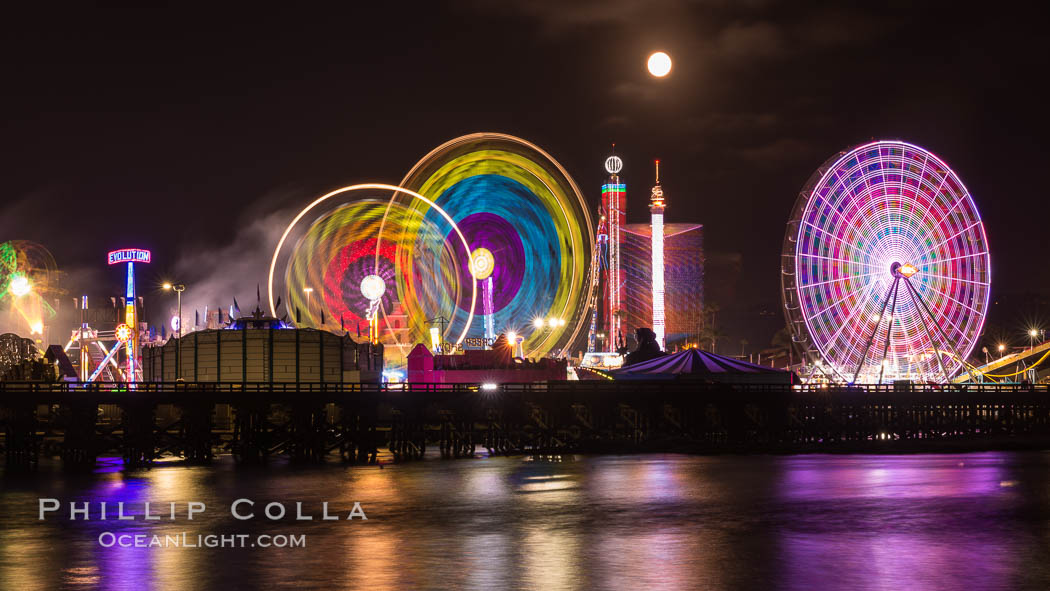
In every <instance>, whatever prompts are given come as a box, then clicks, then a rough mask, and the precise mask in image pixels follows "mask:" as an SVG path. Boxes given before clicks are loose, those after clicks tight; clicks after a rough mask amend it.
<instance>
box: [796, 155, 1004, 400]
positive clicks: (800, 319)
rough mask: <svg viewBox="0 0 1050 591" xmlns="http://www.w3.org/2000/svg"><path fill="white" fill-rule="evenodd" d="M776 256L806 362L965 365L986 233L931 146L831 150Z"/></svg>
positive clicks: (897, 375) (938, 373) (848, 368)
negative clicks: (778, 259)
mask: <svg viewBox="0 0 1050 591" xmlns="http://www.w3.org/2000/svg"><path fill="white" fill-rule="evenodd" d="M782 260H783V261H784V265H783V268H782V275H781V283H782V287H783V292H782V295H783V302H784V310H785V315H786V317H787V321H788V325H789V327H791V330H792V338H793V340H794V342H796V343H799V344H800V346H801V347H802V348H803V350H804V353H805V356H806V358H807V359H808V360H809V361H810V362H811V363H814V365H815V362H816V361H817V360H823V361H825V362H826V363H825V366H826V367H827V369H828V372H827V373H826V375H827V377H829V378H833V379H837V380H842V381H854V380H856V381H862V382H879V381H884V380H894V379H901V378H904V379H917V380H922V381H950V379H951V376H953V375H954V374H956V373H958V372H959V371H962V370H964V369H965V370H967V371H970V370H969V367H968V366H967V364H966V363H965V360H966V359H967V358H968V357H969V355H970V353H971V352H972V351H973V348H974V347H975V345H976V341H977V338H978V337H979V336H980V334H981V332H982V327H983V325H984V318H985V315H986V313H987V310H988V303H989V301H988V298H989V293H990V287H989V286H990V282H991V265H990V254H989V249H988V242H987V237H986V235H985V231H984V225H983V223H982V221H981V217H980V214H979V212H978V210H977V207H976V205H975V204H974V201H973V198H972V196H971V195H970V193H969V191H967V189H966V187H965V186H964V185H963V183H962V181H961V180H960V179H959V177H958V176H957V175H956V174H955V173H954V172H953V171H952V170H951V168H950V167H949V166H948V165H947V164H946V163H944V161H942V160H941V159H939V158H938V157H937V156H936V155H934V154H932V153H931V152H929V151H927V150H925V149H923V148H921V147H919V146H916V145H914V144H909V143H907V142H901V141H875V142H870V143H867V144H864V145H860V146H857V147H855V148H852V149H850V150H847V151H844V152H842V153H840V154H837V155H836V156H833V157H832V158H830V159H829V160H828V161H826V162H825V163H824V164H823V165H821V166H820V167H819V168H818V169H817V172H815V173H814V174H813V175H812V176H811V177H810V179H809V181H808V182H807V183H806V185H805V186H804V187H803V190H802V191H801V192H800V194H799V197H798V200H797V201H796V204H795V209H794V212H793V214H792V216H791V218H790V221H789V223H788V230H787V232H786V233H785V238H784V249H783V252H782ZM899 261H908V262H907V263H903V264H901V263H900V262H899ZM887 270H889V273H887ZM891 303H892V305H891ZM869 321H870V322H869ZM883 360H890V364H889V365H887V366H884V365H883V363H882V361H883ZM890 368H893V369H892V372H891V371H890ZM851 378H852V379H851Z"/></svg>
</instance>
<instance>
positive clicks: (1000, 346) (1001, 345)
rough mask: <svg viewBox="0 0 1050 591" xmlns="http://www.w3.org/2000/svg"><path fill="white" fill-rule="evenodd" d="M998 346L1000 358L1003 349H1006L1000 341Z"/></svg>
mask: <svg viewBox="0 0 1050 591" xmlns="http://www.w3.org/2000/svg"><path fill="white" fill-rule="evenodd" d="M998 348H999V358H1000V359H1001V358H1002V357H1003V351H1006V345H1004V344H1002V343H999V347H998Z"/></svg>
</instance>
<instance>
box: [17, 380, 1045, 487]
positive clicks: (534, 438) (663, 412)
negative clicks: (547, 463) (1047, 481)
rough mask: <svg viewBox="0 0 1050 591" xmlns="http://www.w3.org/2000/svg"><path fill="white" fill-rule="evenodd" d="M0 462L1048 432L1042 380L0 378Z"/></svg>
mask: <svg viewBox="0 0 1050 591" xmlns="http://www.w3.org/2000/svg"><path fill="white" fill-rule="evenodd" d="M0 427H2V430H3V440H2V451H3V453H4V455H5V460H6V463H7V465H8V467H9V469H10V468H14V469H18V468H25V469H32V468H33V467H34V466H35V465H36V464H37V462H38V461H39V459H40V458H41V457H42V456H50V457H60V458H61V459H62V461H63V462H64V463H65V464H66V465H67V466H69V467H71V468H83V469H90V468H91V467H93V466H94V465H95V461H96V458H98V457H101V456H120V457H122V458H123V459H124V462H125V465H128V466H148V465H150V464H151V463H153V462H154V461H157V460H159V459H162V458H179V459H182V460H184V461H187V462H195V463H206V462H209V461H211V460H212V458H214V457H215V456H216V455H217V454H224V453H229V454H232V455H233V457H234V458H235V459H236V460H238V461H240V462H246V463H260V462H265V461H266V460H267V458H270V457H275V456H286V457H288V458H291V459H292V460H294V461H299V462H322V461H326V460H328V461H334V460H339V461H344V462H355V463H370V462H376V461H377V458H378V457H379V456H380V453H381V452H387V453H389V454H391V456H392V457H393V459H394V460H395V461H407V460H415V459H421V458H422V457H423V456H424V454H425V453H426V451H427V448H428V446H430V447H431V448H432V449H437V450H439V451H440V455H441V457H444V458H469V457H476V456H477V455H479V454H561V453H589V452H609V453H631V452H645V451H683V452H690V453H723V452H730V453H737V452H743V453H748V452H763V453H789V452H809V451H819V452H839V451H880V452H894V451H913V450H920V449H955V448H958V449H986V448H995V447H1004V446H1005V447H1009V446H1018V447H1020V446H1024V447H1042V446H1044V444H1045V445H1046V446H1050V391H1048V388H1047V386H1045V385H1037V386H1017V385H998V384H994V385H947V386H911V387H903V388H902V387H900V386H897V387H894V386H864V387H849V388H846V387H799V386H794V387H792V386H784V385H733V386H730V385H708V384H697V383H688V382H649V383H643V382H627V383H625V382H613V381H580V382H552V383H548V384H502V385H498V386H496V385H487V386H481V385H478V384H455V385H436V384H407V385H385V386H378V385H368V384H317V383H313V384H310V383H299V384H269V383H266V384H255V383H233V384H231V383H221V384H219V383H143V384H137V385H136V386H135V387H134V389H128V388H126V387H114V386H113V385H112V384H89V385H80V384H41V383H15V382H5V383H0Z"/></svg>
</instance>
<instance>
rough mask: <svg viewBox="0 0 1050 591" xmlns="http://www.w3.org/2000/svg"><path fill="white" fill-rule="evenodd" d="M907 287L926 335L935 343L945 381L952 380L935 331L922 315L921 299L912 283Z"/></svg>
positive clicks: (938, 362) (932, 343)
mask: <svg viewBox="0 0 1050 591" xmlns="http://www.w3.org/2000/svg"><path fill="white" fill-rule="evenodd" d="M904 287H905V289H907V290H908V295H910V296H911V301H912V303H913V304H915V307H916V308H919V319H920V320H922V328H923V329H924V330H925V331H926V337H927V338H928V339H930V344H931V345H933V354H934V355H936V356H937V365H938V366H940V368H941V373H942V374H944V381H945V382H950V381H952V380H951V378H949V377H948V370H947V369H945V368H944V361H942V360H941V351H940V349H938V348H937V340H936V339H934V338H933V333H931V332H930V325H929V324H927V323H926V317H925V316H923V315H922V309H921V306H920V304H919V302H920V300H919V298H918V296H917V295H916V293H915V290H914V288H912V286H911V283H905V284H904Z"/></svg>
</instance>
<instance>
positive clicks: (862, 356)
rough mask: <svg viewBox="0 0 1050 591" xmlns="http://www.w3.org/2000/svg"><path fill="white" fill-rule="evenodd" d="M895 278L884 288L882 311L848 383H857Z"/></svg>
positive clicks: (887, 302) (887, 303)
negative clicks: (887, 287)
mask: <svg viewBox="0 0 1050 591" xmlns="http://www.w3.org/2000/svg"><path fill="white" fill-rule="evenodd" d="M897 280H898V279H897V278H894V279H893V285H890V288H889V289H887V290H886V299H885V300H883V301H882V311H880V312H879V321H878V322H876V323H875V326H873V327H872V329H871V336H869V337H868V342H867V343H865V344H864V353H862V354H861V356H860V361H858V362H857V371H855V372H853V379H852V380H850V384H856V383H857V377H858V376H860V370H862V369H864V361H865V360H866V359H867V358H868V350H869V349H871V343H872V341H874V340H875V333H876V332H877V331H878V330H879V323H881V322H882V317H883V316H884V315H885V314H886V306H887V305H889V303H890V296H892V295H893V290H894V288H896V287H897Z"/></svg>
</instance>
